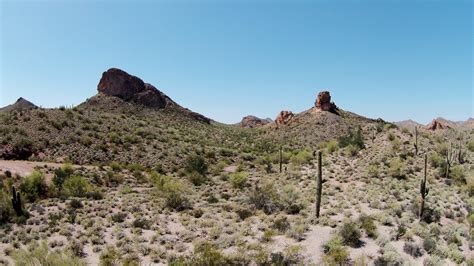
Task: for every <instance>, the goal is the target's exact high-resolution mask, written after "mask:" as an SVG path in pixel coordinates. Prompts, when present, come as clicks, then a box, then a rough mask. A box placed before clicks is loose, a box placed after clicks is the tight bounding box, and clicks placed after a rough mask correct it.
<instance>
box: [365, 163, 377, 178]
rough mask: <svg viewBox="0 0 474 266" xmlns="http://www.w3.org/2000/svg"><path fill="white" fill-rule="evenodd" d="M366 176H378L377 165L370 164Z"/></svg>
mask: <svg viewBox="0 0 474 266" xmlns="http://www.w3.org/2000/svg"><path fill="white" fill-rule="evenodd" d="M367 175H368V177H372V178H374V177H378V176H379V168H378V166H377V165H375V164H371V165H369V167H368V169H367Z"/></svg>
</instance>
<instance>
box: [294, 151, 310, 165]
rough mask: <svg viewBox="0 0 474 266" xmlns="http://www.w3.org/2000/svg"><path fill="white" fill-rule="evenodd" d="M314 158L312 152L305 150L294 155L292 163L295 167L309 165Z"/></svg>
mask: <svg viewBox="0 0 474 266" xmlns="http://www.w3.org/2000/svg"><path fill="white" fill-rule="evenodd" d="M312 158H313V156H312V154H311V152H309V151H307V150H303V151H300V152H298V153H297V154H295V155H293V156H292V157H291V159H290V161H291V163H292V164H294V165H303V164H307V163H309V162H310V161H311V159H312Z"/></svg>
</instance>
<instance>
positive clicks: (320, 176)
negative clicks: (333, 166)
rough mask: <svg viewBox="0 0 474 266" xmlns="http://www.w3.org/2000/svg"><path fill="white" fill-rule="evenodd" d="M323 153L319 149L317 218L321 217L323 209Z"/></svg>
mask: <svg viewBox="0 0 474 266" xmlns="http://www.w3.org/2000/svg"><path fill="white" fill-rule="evenodd" d="M322 161H323V160H322V155H321V151H318V176H317V178H316V218H319V214H320V210H321V194H322V192H323V183H325V182H326V181H325V180H323V171H322V165H323V164H322Z"/></svg>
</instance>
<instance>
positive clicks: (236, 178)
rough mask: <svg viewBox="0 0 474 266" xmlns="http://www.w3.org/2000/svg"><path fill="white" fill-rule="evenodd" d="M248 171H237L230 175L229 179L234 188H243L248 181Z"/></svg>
mask: <svg viewBox="0 0 474 266" xmlns="http://www.w3.org/2000/svg"><path fill="white" fill-rule="evenodd" d="M247 176H248V173H246V172H237V173H232V174H231V175H230V178H229V181H230V183H231V184H232V186H233V187H234V188H243V187H244V186H245V185H246V183H247Z"/></svg>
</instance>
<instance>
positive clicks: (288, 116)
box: [275, 111, 295, 127]
mask: <svg viewBox="0 0 474 266" xmlns="http://www.w3.org/2000/svg"><path fill="white" fill-rule="evenodd" d="M294 117H295V114H294V113H293V112H291V111H281V112H280V113H279V114H278V116H277V118H276V119H275V124H276V126H277V127H279V126H282V125H286V124H288V123H289V122H290V121H291V120H292V119H293V118H294Z"/></svg>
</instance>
